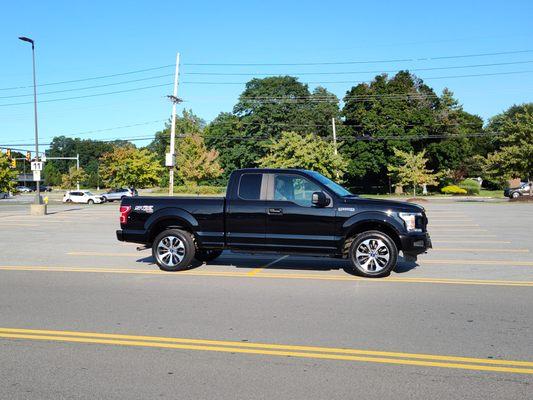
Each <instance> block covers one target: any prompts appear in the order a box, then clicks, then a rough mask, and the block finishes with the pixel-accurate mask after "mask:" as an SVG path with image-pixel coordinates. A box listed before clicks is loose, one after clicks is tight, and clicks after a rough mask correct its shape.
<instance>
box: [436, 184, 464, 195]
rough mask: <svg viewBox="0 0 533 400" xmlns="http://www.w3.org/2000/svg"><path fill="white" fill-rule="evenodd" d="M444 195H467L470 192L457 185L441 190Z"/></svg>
mask: <svg viewBox="0 0 533 400" xmlns="http://www.w3.org/2000/svg"><path fill="white" fill-rule="evenodd" d="M440 191H441V192H442V193H444V194H467V193H468V192H467V191H466V190H465V189H463V188H460V187H459V186H456V185H448V186H444V187H443V188H442V189H441V190H440Z"/></svg>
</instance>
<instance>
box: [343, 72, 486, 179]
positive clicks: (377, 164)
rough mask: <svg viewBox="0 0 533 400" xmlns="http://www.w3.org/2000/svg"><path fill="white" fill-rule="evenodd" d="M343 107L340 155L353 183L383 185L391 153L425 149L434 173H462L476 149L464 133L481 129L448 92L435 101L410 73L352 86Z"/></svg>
mask: <svg viewBox="0 0 533 400" xmlns="http://www.w3.org/2000/svg"><path fill="white" fill-rule="evenodd" d="M344 103H345V105H344V107H343V110H342V114H343V116H344V125H345V127H344V128H345V131H344V133H343V137H344V138H343V140H344V142H345V144H344V146H343V148H342V152H343V154H344V155H345V157H346V159H348V160H349V165H348V174H349V175H350V183H352V184H369V183H371V184H372V185H375V184H380V185H385V184H386V182H385V179H386V176H387V174H386V172H387V165H388V164H391V163H392V164H394V163H395V159H396V156H395V153H394V149H395V148H396V149H401V150H403V151H407V152H409V151H415V152H419V151H421V150H422V149H425V148H428V158H429V163H430V166H431V168H434V169H435V170H441V169H454V170H455V169H457V170H466V169H467V168H466V165H465V160H468V159H469V156H470V155H471V154H472V153H473V152H474V151H475V150H476V148H475V147H474V146H473V145H471V143H474V142H473V141H471V140H470V139H469V138H467V134H469V133H472V132H476V131H477V132H479V131H480V130H481V127H482V120H481V118H479V117H477V116H474V115H471V114H468V113H466V112H465V111H463V109H462V107H461V106H460V104H459V103H458V102H457V100H456V99H454V97H453V93H451V92H450V91H449V90H444V91H443V93H442V95H441V96H438V95H437V94H436V93H435V92H434V91H433V89H432V88H430V87H429V86H427V85H426V84H425V83H424V82H423V81H422V80H421V79H419V78H417V77H416V76H414V75H412V74H410V73H409V72H408V71H401V72H398V73H397V74H396V75H395V76H393V77H392V78H389V77H388V76H387V75H378V76H376V77H375V78H374V80H373V81H372V82H371V83H369V84H367V83H362V84H359V85H356V86H354V87H352V88H351V89H350V90H349V91H348V92H347V93H346V96H345V97H344ZM428 136H439V137H442V138H439V139H428ZM464 173H467V172H464Z"/></svg>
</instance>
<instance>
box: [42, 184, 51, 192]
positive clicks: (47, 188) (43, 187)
mask: <svg viewBox="0 0 533 400" xmlns="http://www.w3.org/2000/svg"><path fill="white" fill-rule="evenodd" d="M39 189H40V190H41V192H51V191H52V190H53V188H52V186H47V185H40V186H39Z"/></svg>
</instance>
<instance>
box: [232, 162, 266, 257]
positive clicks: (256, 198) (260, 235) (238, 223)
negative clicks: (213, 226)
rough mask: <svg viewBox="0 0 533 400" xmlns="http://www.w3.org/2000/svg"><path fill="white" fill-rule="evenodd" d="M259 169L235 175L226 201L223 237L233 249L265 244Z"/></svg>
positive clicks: (263, 185) (263, 192)
mask: <svg viewBox="0 0 533 400" xmlns="http://www.w3.org/2000/svg"><path fill="white" fill-rule="evenodd" d="M263 178H264V175H263V174H262V173H255V172H244V173H243V174H241V175H240V176H239V177H237V178H236V180H235V181H234V182H230V185H233V186H232V188H233V191H232V193H228V198H227V205H226V241H227V244H228V246H229V247H230V248H233V249H241V250H246V249H254V248H262V247H264V246H265V223H266V220H265V218H266V213H265V199H266V180H264V179H263Z"/></svg>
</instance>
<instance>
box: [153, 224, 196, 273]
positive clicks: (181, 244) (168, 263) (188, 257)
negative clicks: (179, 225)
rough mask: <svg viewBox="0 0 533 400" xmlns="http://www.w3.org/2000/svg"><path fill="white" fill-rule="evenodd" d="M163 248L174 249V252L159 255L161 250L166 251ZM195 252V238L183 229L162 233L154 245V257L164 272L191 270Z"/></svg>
mask: <svg viewBox="0 0 533 400" xmlns="http://www.w3.org/2000/svg"><path fill="white" fill-rule="evenodd" d="M175 239H177V240H175ZM160 245H161V246H160ZM163 246H166V247H167V248H168V247H172V249H173V250H174V252H172V251H170V252H167V253H163V252H162V251H160V252H159V253H158V251H159V249H163V250H164V247H163ZM195 250H196V248H195V245H194V238H193V236H192V235H191V234H190V233H189V232H186V231H182V230H181V229H167V230H166V231H163V232H161V233H160V234H159V235H157V237H156V238H155V239H154V242H153V244H152V256H153V257H154V260H155V262H156V263H157V265H158V266H159V268H161V269H162V270H163V271H183V270H186V269H188V268H191V267H192V261H193V259H194V255H195ZM180 257H181V259H180ZM174 261H177V262H174Z"/></svg>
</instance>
